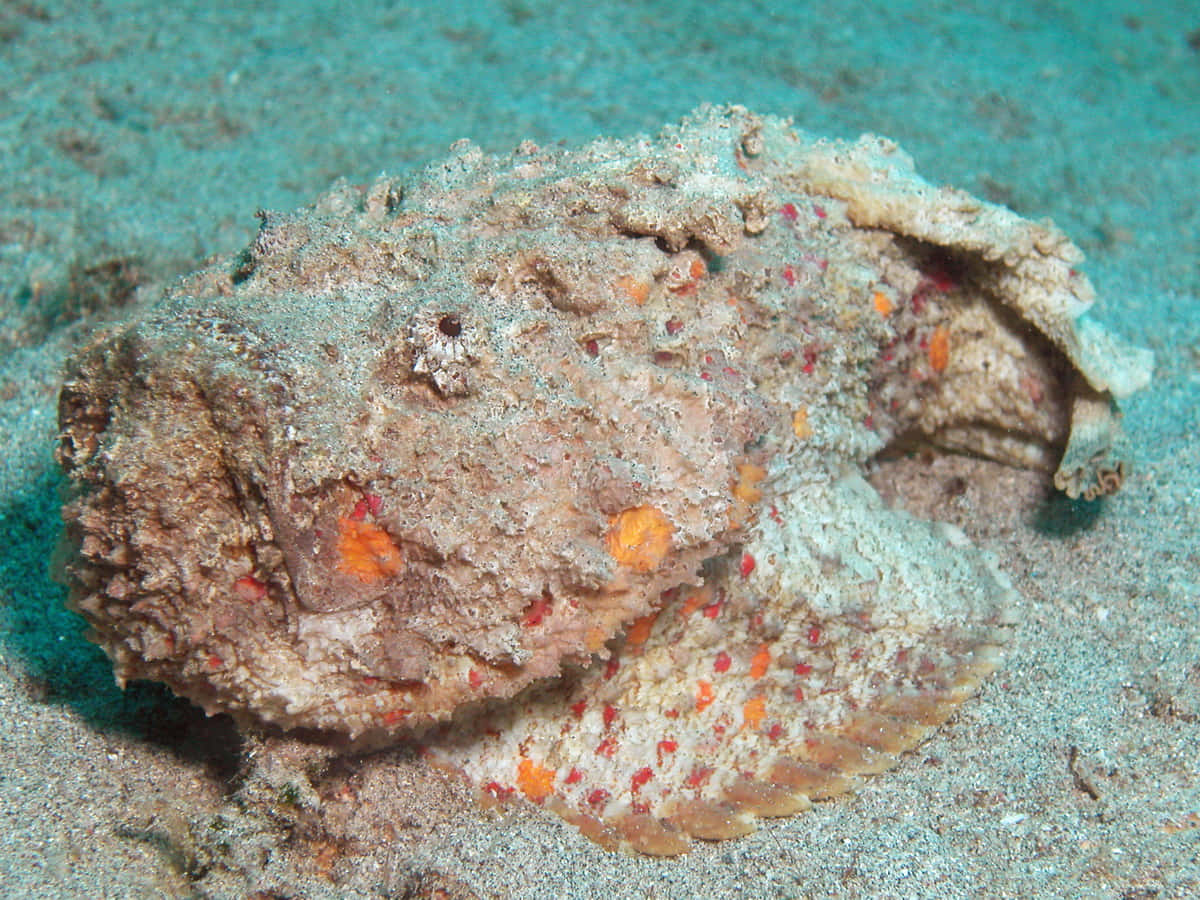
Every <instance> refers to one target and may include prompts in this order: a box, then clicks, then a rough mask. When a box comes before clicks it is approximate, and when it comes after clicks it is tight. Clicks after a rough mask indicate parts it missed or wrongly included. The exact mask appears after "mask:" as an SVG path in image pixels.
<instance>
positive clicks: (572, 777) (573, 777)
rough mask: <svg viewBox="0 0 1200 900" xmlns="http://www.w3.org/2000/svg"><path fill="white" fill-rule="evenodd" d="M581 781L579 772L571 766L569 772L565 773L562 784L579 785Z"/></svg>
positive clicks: (581, 776)
mask: <svg viewBox="0 0 1200 900" xmlns="http://www.w3.org/2000/svg"><path fill="white" fill-rule="evenodd" d="M581 781H583V775H582V773H580V771H579V770H578V769H577V768H575V767H574V766H571V771H570V772H568V773H567V777H566V778H564V779H563V784H579V782H581Z"/></svg>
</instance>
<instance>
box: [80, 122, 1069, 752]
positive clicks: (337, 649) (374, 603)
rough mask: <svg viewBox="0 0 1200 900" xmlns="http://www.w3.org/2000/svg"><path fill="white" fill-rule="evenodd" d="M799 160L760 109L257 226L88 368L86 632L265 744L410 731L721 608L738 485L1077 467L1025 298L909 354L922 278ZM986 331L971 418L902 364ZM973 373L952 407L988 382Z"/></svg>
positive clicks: (117, 332) (366, 194) (971, 289)
mask: <svg viewBox="0 0 1200 900" xmlns="http://www.w3.org/2000/svg"><path fill="white" fill-rule="evenodd" d="M806 146H807V145H805V144H803V143H802V142H801V141H800V139H799V138H797V136H796V135H795V134H793V133H792V132H791V131H790V129H789V128H788V127H787V126H786V123H781V122H779V121H778V120H763V119H759V118H757V117H755V116H753V115H751V114H749V113H747V112H745V111H744V110H738V109H733V110H717V111H712V112H709V113H705V114H703V115H701V116H699V117H698V119H697V120H696V121H692V122H688V123H685V125H684V126H682V127H681V128H680V129H679V130H678V131H669V132H666V133H664V135H663V137H662V138H661V139H660V140H658V141H657V142H651V143H644V144H637V143H630V144H618V143H613V142H599V143H597V144H595V145H592V146H590V147H588V148H586V149H584V150H581V151H578V152H575V153H565V152H542V151H540V150H538V149H537V148H533V147H531V146H523V147H522V148H520V149H519V150H518V151H517V152H516V153H515V154H514V155H513V156H512V157H509V158H506V159H499V160H497V159H492V158H488V157H485V156H483V155H482V154H481V153H479V152H478V151H477V150H475V149H473V148H471V147H470V146H469V145H463V146H456V148H455V149H454V152H453V153H452V155H451V156H450V157H449V158H448V159H447V160H445V161H443V162H441V163H439V164H438V165H435V166H432V167H430V168H429V169H428V170H426V171H425V172H424V173H423V174H422V175H421V176H419V177H417V178H415V179H414V180H413V181H411V182H410V183H408V184H405V185H403V186H402V185H401V184H400V183H399V182H396V181H393V180H390V179H383V180H381V181H380V182H378V183H377V184H375V185H372V186H370V187H368V188H365V189H360V188H351V187H348V186H341V187H338V188H335V189H334V190H333V191H331V192H330V193H329V194H327V195H326V196H324V197H322V198H321V199H320V200H319V201H318V202H317V204H316V205H315V206H314V207H313V208H311V209H309V210H306V211H303V212H301V213H298V214H295V215H292V216H278V215H275V214H263V216H262V220H263V221H262V228H261V230H260V233H259V235H258V238H257V239H256V241H255V242H254V244H253V245H252V246H251V247H250V248H249V249H248V250H247V251H246V252H245V253H243V254H241V255H240V256H238V257H236V258H233V259H224V260H219V261H218V262H216V263H215V264H214V265H212V266H210V267H209V268H207V269H205V270H202V271H200V272H198V273H197V274H195V275H193V276H191V277H189V278H187V279H185V280H184V281H182V282H181V283H179V284H178V285H176V286H175V287H174V288H172V289H171V290H170V291H169V292H168V293H167V296H166V297H165V298H164V300H163V301H162V303H161V304H159V305H158V306H157V307H156V308H155V309H154V310H152V311H151V312H150V313H149V314H147V315H146V316H145V317H143V318H141V319H138V320H136V321H133V322H130V323H127V324H123V325H119V326H117V327H114V328H111V329H109V330H108V331H106V332H105V333H103V334H100V335H98V336H97V337H96V338H95V339H94V340H93V341H92V342H91V343H90V344H89V345H88V346H87V347H85V348H84V349H83V350H82V351H81V352H80V353H79V354H78V355H77V356H76V358H75V359H74V361H73V362H72V364H71V367H70V370H69V373H68V376H67V379H66V382H65V385H64V387H63V391H62V395H61V399H60V423H61V427H62V443H61V447H60V450H59V459H60V461H61V463H62V465H63V466H64V468H65V469H66V471H67V473H68V474H69V475H70V478H71V481H72V483H73V485H74V496H73V498H72V499H71V500H70V502H69V503H68V505H67V507H66V510H65V517H66V521H67V534H68V537H69V540H70V541H71V542H72V543H73V544H74V545H75V546H76V547H78V550H79V553H78V559H77V562H76V563H75V564H74V565H73V566H72V567H71V573H72V577H73V579H74V588H73V593H72V597H73V603H74V605H75V606H76V607H77V608H78V609H79V610H80V611H81V612H82V613H83V615H84V616H85V617H86V618H87V619H88V621H89V622H90V624H91V625H92V627H93V630H94V637H95V639H96V640H97V641H98V642H99V643H100V644H101V645H102V646H104V647H105V649H106V650H107V652H108V653H109V655H110V656H111V657H112V658H113V660H114V665H115V668H116V672H117V675H118V677H119V678H120V679H121V680H127V679H131V678H152V679H156V680H161V681H164V682H166V683H167V684H169V685H170V686H171V687H172V688H173V689H174V690H176V691H177V692H179V693H180V694H182V695H184V696H187V697H190V698H192V699H193V700H195V701H196V702H198V703H200V704H201V705H203V706H204V707H205V708H206V709H207V710H209V711H210V712H215V711H228V712H232V713H233V714H235V715H236V716H239V717H240V718H242V719H246V720H249V719H259V720H266V721H269V722H274V723H277V724H280V725H283V726H287V727H296V726H302V727H310V728H318V729H327V730H330V731H336V732H342V733H346V734H349V735H351V736H352V737H359V738H373V737H377V736H383V735H389V734H391V733H394V732H400V731H405V730H411V729H413V728H419V727H421V726H424V725H427V724H429V723H430V722H432V721H434V720H437V719H444V718H446V717H447V716H449V715H450V714H451V713H452V712H453V710H454V709H455V708H456V707H458V706H460V705H461V704H463V703H466V702H468V701H476V700H482V699H484V698H489V697H508V696H511V695H512V694H514V693H515V692H517V691H518V690H520V689H521V688H523V687H524V686H526V685H528V684H530V683H531V682H532V681H534V680H536V679H539V678H543V677H547V676H552V675H555V674H556V673H558V672H559V671H560V669H561V667H562V666H563V665H564V663H567V662H578V663H583V664H586V663H587V662H588V661H589V660H590V659H591V658H592V656H593V655H594V654H601V655H603V654H604V653H605V652H606V651H605V642H606V641H607V640H609V639H610V638H611V637H613V636H614V635H616V634H618V633H619V632H620V631H621V630H622V629H623V628H624V626H625V625H626V624H627V623H629V622H630V621H632V620H633V619H634V618H636V617H637V616H640V615H642V614H644V613H646V612H647V611H648V610H650V609H651V608H652V606H653V605H654V604H655V603H657V602H658V597H659V595H660V594H661V592H662V591H664V590H665V589H667V588H670V587H673V586H676V585H679V584H688V583H691V584H694V583H697V582H698V581H699V580H700V577H701V575H700V571H701V564H702V563H703V561H704V560H705V559H708V558H710V557H713V556H715V555H718V554H721V553H724V552H727V551H729V550H730V549H731V548H733V547H735V545H736V544H737V543H738V542H739V541H740V540H741V539H742V537H743V536H744V526H745V523H746V521H747V516H749V515H751V514H752V510H751V509H750V508H749V505H748V504H747V503H746V501H745V498H744V491H742V492H739V491H738V490H737V489H736V485H738V483H739V480H740V479H741V478H742V477H743V475H742V474H740V472H739V467H745V466H747V465H749V466H756V467H760V466H766V465H767V464H769V463H770V461H771V460H772V458H774V457H775V456H776V455H778V454H781V453H782V454H788V455H789V456H790V457H792V458H793V464H794V465H797V466H807V465H812V466H821V467H837V466H839V465H849V466H857V465H861V464H862V463H863V462H864V461H865V460H866V459H867V458H868V457H869V456H870V455H871V454H872V453H874V452H876V451H877V450H878V449H879V448H880V447H882V446H883V445H884V444H886V443H887V442H888V441H891V440H893V439H895V438H897V437H898V436H900V435H904V434H909V433H912V432H914V431H920V432H923V433H926V434H932V435H934V436H936V434H937V433H938V432H939V431H946V432H947V433H949V432H950V431H951V430H952V429H953V428H954V427H956V426H959V425H964V424H965V425H966V426H969V428H968V433H970V434H975V433H978V431H977V430H982V431H983V432H984V433H986V432H987V431H988V430H989V429H991V430H994V431H1004V430H1007V431H1008V432H1011V433H1015V434H1018V435H1019V442H1020V443H1021V444H1022V447H1025V448H1028V447H1035V448H1040V449H1038V450H1037V451H1036V452H1035V453H1034V458H1035V459H1036V460H1039V461H1043V462H1044V461H1045V460H1044V459H1043V457H1046V458H1049V457H1053V456H1054V455H1055V454H1056V453H1058V452H1061V448H1062V446H1063V444H1064V443H1065V441H1066V436H1067V431H1068V428H1069V422H1068V409H1069V404H1068V403H1065V402H1061V401H1060V400H1058V399H1055V400H1053V401H1052V402H1049V403H1042V402H1041V401H1040V400H1038V399H1037V397H1036V396H1035V393H1034V391H1033V389H1032V388H1031V387H1030V386H1029V385H1030V384H1032V383H1033V382H1036V383H1037V388H1038V391H1039V392H1041V394H1043V395H1045V396H1051V397H1055V398H1058V397H1061V396H1062V395H1063V394H1064V393H1067V394H1069V392H1070V391H1071V390H1073V389H1074V388H1072V384H1075V383H1077V382H1078V383H1082V380H1081V379H1078V378H1076V377H1075V376H1074V373H1073V370H1072V369H1071V366H1070V364H1069V363H1068V362H1066V361H1065V359H1064V357H1063V356H1062V354H1061V352H1059V351H1058V350H1056V349H1055V347H1054V345H1053V344H1051V343H1050V342H1048V341H1045V340H1041V339H1038V340H1037V341H1035V342H1034V343H1032V344H1031V343H1029V342H1027V341H1025V340H1024V339H1023V338H1022V337H1020V333H1021V331H1022V330H1028V329H1027V327H1026V326H1025V325H1024V323H1022V322H1020V321H1019V320H1018V317H1017V316H1014V315H1012V313H1011V312H1003V311H1002V312H996V308H997V307H1002V306H1003V303H1004V302H1005V301H1004V297H1002V296H997V293H996V290H995V289H994V288H995V285H994V284H993V282H995V283H1000V282H999V281H997V273H999V275H1003V276H1007V275H1009V274H1011V273H1008V271H1007V270H1006V269H1004V268H1003V266H1002V265H1000V264H997V263H994V262H989V263H988V265H986V266H985V265H983V264H982V263H981V262H978V260H979V259H981V258H982V257H977V256H972V255H971V254H972V252H973V251H966V250H964V251H961V252H960V251H958V250H953V251H949V253H950V256H951V257H954V259H955V260H956V266H957V268H956V270H955V271H957V272H960V273H962V274H963V277H962V278H961V279H960V280H959V281H956V282H954V283H953V284H952V285H951V287H949V288H945V289H944V290H942V289H941V288H939V289H938V296H936V297H935V298H933V300H934V302H930V303H925V304H922V305H920V308H919V309H918V308H917V306H915V305H910V306H908V307H906V308H905V311H904V312H903V314H902V315H898V316H897V318H896V322H892V321H889V320H888V318H887V317H886V316H883V315H881V314H879V312H878V311H877V310H876V309H874V308H872V306H871V300H870V298H871V289H872V285H877V284H885V285H889V286H890V288H889V289H893V288H894V289H895V290H896V291H897V292H899V293H900V294H905V295H908V294H911V295H914V296H915V294H916V292H917V291H920V290H926V287H923V285H925V284H926V282H929V281H930V279H931V277H932V276H931V275H930V247H929V245H928V244H925V243H922V242H919V241H913V240H910V239H908V238H906V237H904V235H903V234H900V233H893V232H892V231H889V230H887V229H885V228H874V227H872V228H859V227H856V226H855V224H854V222H853V221H851V220H850V219H849V218H847V216H846V215H845V208H844V204H842V201H841V200H839V199H838V198H837V197H836V196H820V195H819V194H813V193H811V192H812V191H813V190H814V189H813V188H812V187H811V186H808V183H809V182H810V181H811V180H812V175H811V173H806V174H798V173H800V172H801V170H802V168H803V167H801V166H798V165H797V163H796V160H797V159H798V158H799V159H803V156H802V155H801V154H802V153H803V152H806V151H805V147H806ZM680 148H683V149H680ZM806 192H809V193H806ZM822 204H823V205H824V206H822ZM839 204H842V205H839ZM797 206H799V207H801V214H800V215H795V214H794V213H795V212H796V208H797ZM789 207H790V211H789V212H788V213H787V214H786V215H781V210H787V209H789ZM824 207H828V211H826V210H825V209H824ZM818 208H819V214H817V213H816V212H814V210H817V209H818ZM955 254H957V256H955ZM1066 265H1067V264H1066V263H1065V262H1064V263H1063V267H1064V271H1065V267H1066ZM998 266H999V268H997V267H998ZM904 299H906V298H904ZM976 307H981V308H987V309H989V310H991V312H985V313H984V314H982V316H978V317H976V319H974V320H972V321H976V320H977V321H978V322H979V323H982V324H980V325H979V328H981V329H982V331H981V332H980V334H978V335H977V336H976V337H977V339H978V341H979V343H980V344H981V345H982V346H985V347H986V348H987V350H988V352H989V353H992V355H993V357H994V358H995V359H998V360H999V359H1006V360H1012V361H1014V365H1013V367H1012V369H1013V372H1017V371H1018V370H1019V371H1020V372H1021V373H1023V375H1022V376H1021V377H1025V378H1027V379H1032V381H1021V380H1020V378H1019V377H1018V376H1017V375H1012V376H1011V377H1010V378H1009V380H1008V381H1004V380H1003V379H1000V380H997V379H993V380H992V382H991V383H990V386H989V400H988V403H987V404H985V405H977V404H966V405H963V404H962V403H961V402H959V400H958V399H957V396H958V395H954V396H951V395H950V393H949V392H948V391H946V390H944V389H943V388H944V386H945V384H948V383H950V382H949V381H942V380H941V377H942V372H941V369H940V368H939V369H938V371H936V372H933V373H931V374H930V375H929V377H927V378H920V379H917V378H914V377H913V375H912V369H910V368H903V369H901V368H898V367H896V366H894V365H893V366H891V367H889V366H888V365H885V364H883V362H881V361H884V362H886V360H885V356H886V354H888V353H889V352H890V351H892V350H894V349H896V348H897V347H898V346H899V350H898V351H897V352H900V353H901V354H902V355H903V354H907V355H906V356H905V357H904V358H905V359H906V360H909V361H910V362H912V366H913V367H919V366H921V365H925V369H928V368H929V367H928V365H926V364H924V363H923V356H922V354H923V353H924V352H925V351H924V350H923V345H921V344H920V340H921V336H922V335H924V334H927V333H930V332H932V331H933V330H934V329H935V328H937V327H939V326H941V327H948V326H953V323H954V322H957V321H960V320H961V319H962V317H963V316H967V317H968V319H969V318H970V315H969V313H970V311H971V310H972V309H974V308H976ZM897 323H899V324H902V325H903V330H901V328H900V327H899V325H898V324H897ZM997 334H999V335H1003V336H1004V340H993V338H994V336H995V335H997ZM956 337H957V336H956ZM953 340H954V338H952V341H953ZM914 348H917V349H914ZM954 348H955V345H954V344H953V343H952V344H951V350H950V357H949V358H950V363H949V366H948V368H946V370H945V375H944V377H945V378H946V379H955V378H957V379H966V380H967V381H969V379H970V376H969V374H967V373H965V372H962V371H959V370H958V369H956V368H955V362H954V360H955V358H956V357H955V355H954V354H955V349H954ZM935 368H936V367H935ZM997 397H1001V398H1003V400H1002V402H995V401H996V398H997ZM881 398H886V399H887V401H888V402H887V403H886V404H885V405H883V406H880V407H879V408H876V406H875V405H876V404H877V403H878V401H879V400H880V399H881ZM801 408H802V409H804V410H806V411H807V412H808V413H810V416H809V418H810V420H812V421H815V422H816V425H817V427H816V429H815V432H814V433H813V434H811V435H808V436H806V437H805V438H804V439H801V438H800V436H799V433H798V432H797V431H795V430H794V426H793V422H794V417H795V414H796V411H797V409H801ZM989 417H991V418H989ZM970 429H976V431H971V430H970ZM1047 448H1048V449H1047ZM983 449H984V450H985V452H987V450H988V449H989V448H983ZM991 449H992V451H993V452H996V453H997V454H1002V453H1003V452H1006V447H1004V446H997V447H995V448H991ZM1016 455H1017V456H1019V454H1016ZM741 471H742V472H744V471H745V470H744V469H743V470H741ZM763 487H764V488H767V487H768V486H767V485H764V486H763ZM768 496H769V490H768ZM641 507H649V508H652V509H654V510H657V511H658V512H659V513H661V515H662V516H663V517H665V519H666V520H667V521H668V522H669V523H670V540H669V547H668V549H667V551H666V552H665V553H661V554H660V553H655V554H653V557H654V558H653V559H652V560H651V564H650V565H646V564H644V563H642V562H634V561H633V560H635V559H638V560H640V559H643V558H644V554H643V555H636V554H635V555H634V556H631V557H630V558H629V559H622V558H620V557H619V556H614V552H613V548H614V547H616V546H619V542H614V540H613V538H612V530H613V528H614V527H616V526H615V524H614V523H615V522H617V521H619V519H618V517H619V516H620V515H621V514H622V513H623V512H624V511H627V510H630V509H636V508H641ZM660 556H661V558H659V557H660Z"/></svg>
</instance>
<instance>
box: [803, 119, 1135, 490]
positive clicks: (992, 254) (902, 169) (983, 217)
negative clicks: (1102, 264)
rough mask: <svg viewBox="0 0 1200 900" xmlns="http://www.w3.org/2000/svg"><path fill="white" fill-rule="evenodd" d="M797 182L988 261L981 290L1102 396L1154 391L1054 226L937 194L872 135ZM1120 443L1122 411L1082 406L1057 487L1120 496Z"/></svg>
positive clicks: (828, 156) (830, 146) (839, 149)
mask: <svg viewBox="0 0 1200 900" xmlns="http://www.w3.org/2000/svg"><path fill="white" fill-rule="evenodd" d="M795 182H796V183H797V184H798V185H800V186H802V187H803V188H804V189H805V190H808V191H812V192H813V193H816V194H823V195H826V196H829V197H833V198H836V199H838V200H840V201H842V202H844V203H845V204H846V215H847V216H848V217H849V218H850V220H851V221H853V222H854V223H855V225H857V226H860V227H864V228H878V229H884V230H887V231H890V232H892V233H894V234H897V235H903V236H906V237H910V238H914V239H916V240H918V241H922V242H925V243H927V244H930V245H932V246H934V247H936V248H940V249H941V250H944V251H946V252H947V253H950V254H956V255H960V256H966V257H967V258H974V259H978V260H980V261H982V263H983V265H981V266H976V267H974V268H973V272H972V274H973V278H974V280H975V282H976V288H977V289H978V290H980V291H982V292H984V293H986V294H987V295H989V296H990V297H991V298H993V299H994V300H995V301H996V302H998V303H999V304H1002V305H1003V306H1005V307H1007V308H1008V309H1009V310H1011V311H1012V312H1014V313H1016V314H1017V315H1018V316H1020V318H1021V319H1023V320H1025V321H1026V322H1028V323H1030V324H1031V325H1033V326H1034V327H1035V328H1036V329H1037V330H1038V331H1039V332H1041V333H1042V334H1044V335H1045V336H1046V337H1047V338H1049V339H1050V340H1051V341H1052V342H1053V343H1054V344H1055V346H1057V348H1058V349H1059V350H1060V351H1061V352H1062V353H1063V354H1064V355H1065V356H1066V357H1067V359H1069V360H1070V361H1071V363H1072V364H1073V366H1074V367H1075V369H1076V370H1077V371H1078V372H1079V374H1080V375H1082V377H1083V380H1084V381H1085V382H1086V384H1087V388H1090V389H1091V392H1094V393H1095V395H1097V396H1106V397H1108V398H1110V399H1112V400H1120V399H1122V398H1125V397H1127V396H1129V395H1130V394H1132V393H1134V392H1135V391H1138V390H1141V389H1142V388H1144V387H1145V386H1146V385H1147V384H1149V382H1150V378H1151V373H1152V371H1153V366H1154V357H1153V354H1152V353H1151V351H1149V350H1147V349H1143V348H1139V347H1134V346H1132V345H1130V344H1128V343H1126V342H1124V341H1122V340H1121V339H1120V338H1118V337H1116V336H1114V335H1113V334H1111V333H1109V332H1108V331H1106V330H1105V329H1104V328H1103V327H1102V326H1100V325H1099V324H1098V323H1097V322H1095V321H1094V320H1093V319H1091V318H1090V317H1088V315H1087V311H1088V310H1089V308H1090V307H1091V306H1092V304H1093V302H1094V300H1095V290H1094V288H1093V287H1092V284H1091V282H1090V281H1089V280H1088V278H1087V276H1086V275H1085V274H1083V272H1081V271H1080V269H1079V268H1078V267H1079V266H1080V264H1081V263H1082V262H1083V252H1082V251H1081V250H1080V249H1079V248H1078V247H1077V246H1076V245H1075V244H1073V243H1072V242H1071V241H1070V240H1069V239H1068V238H1067V236H1066V235H1064V234H1063V233H1062V232H1061V231H1059V229H1057V228H1056V227H1055V226H1054V225H1053V224H1051V223H1050V222H1048V221H1042V222H1035V221H1031V220H1029V219H1025V218H1022V217H1021V216H1018V215H1017V214H1016V213H1014V212H1013V211H1012V210H1009V209H1007V208H1005V207H1003V206H998V205H996V204H993V203H988V202H986V201H983V200H980V199H978V198H976V197H973V196H971V195H970V194H967V193H966V192H964V191H961V190H957V189H955V188H950V187H935V186H934V185H931V184H930V183H929V182H927V181H925V179H923V178H921V177H920V176H919V175H918V174H917V173H916V172H915V170H914V168H913V162H912V159H911V157H909V156H908V155H907V154H906V153H904V152H903V151H902V150H901V149H900V148H899V147H897V146H896V144H895V143H894V142H892V141H889V140H887V139H886V138H879V137H875V136H872V135H864V136H863V137H862V138H860V139H859V140H858V141H857V142H856V143H854V144H852V145H849V146H847V145H845V144H840V143H837V144H835V143H833V142H828V141H817V142H816V143H815V144H814V145H813V147H812V150H811V152H810V153H809V154H808V155H807V157H806V158H805V160H804V163H803V165H802V166H800V167H799V170H798V172H797V173H796V175H795ZM1083 392H1084V393H1088V391H1087V389H1086V388H1085V389H1084V391H1083ZM1104 410H1107V412H1105V411H1104ZM1081 428H1082V429H1083V432H1079V431H1078V429H1081ZM1120 444H1121V433H1120V426H1119V417H1118V415H1117V410H1116V407H1115V405H1114V404H1112V403H1109V404H1107V405H1106V404H1103V403H1100V402H1098V400H1097V399H1096V398H1095V397H1089V398H1083V399H1081V400H1080V402H1079V403H1077V404H1076V406H1075V408H1074V409H1073V410H1072V413H1071V436H1070V438H1069V447H1070V449H1069V451H1068V452H1067V454H1066V456H1065V457H1064V460H1063V462H1062V465H1061V466H1060V468H1059V470H1058V472H1057V473H1056V475H1055V484H1056V485H1057V486H1058V487H1059V488H1060V489H1063V490H1065V491H1066V492H1067V493H1068V494H1069V495H1070V496H1071V497H1076V496H1079V495H1080V494H1086V495H1087V496H1088V498H1089V499H1091V497H1093V496H1097V495H1098V494H1102V493H1111V492H1112V491H1113V490H1115V489H1116V487H1117V486H1119V484H1120V481H1121V478H1120V477H1119V476H1116V475H1115V474H1114V473H1116V472H1117V471H1121V472H1123V471H1124V470H1125V468H1126V467H1127V463H1126V461H1125V460H1122V459H1119V458H1117V453H1116V452H1114V448H1115V447H1120ZM1120 449H1125V448H1120ZM1081 485H1084V486H1081Z"/></svg>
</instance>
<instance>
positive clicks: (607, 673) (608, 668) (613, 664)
mask: <svg viewBox="0 0 1200 900" xmlns="http://www.w3.org/2000/svg"><path fill="white" fill-rule="evenodd" d="M620 668H621V660H620V659H618V658H617V657H615V656H612V657H609V660H608V662H607V663H606V664H605V666H604V680H605V681H608V680H609V679H611V678H612V677H613V676H614V675H616V674H617V670H618V669H620Z"/></svg>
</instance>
